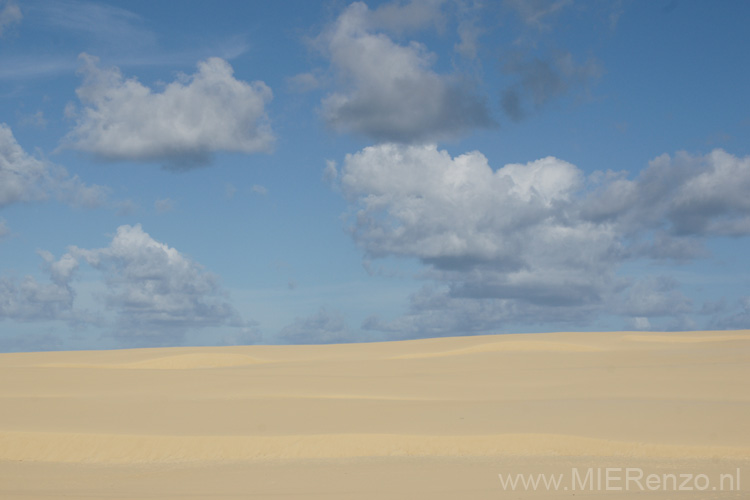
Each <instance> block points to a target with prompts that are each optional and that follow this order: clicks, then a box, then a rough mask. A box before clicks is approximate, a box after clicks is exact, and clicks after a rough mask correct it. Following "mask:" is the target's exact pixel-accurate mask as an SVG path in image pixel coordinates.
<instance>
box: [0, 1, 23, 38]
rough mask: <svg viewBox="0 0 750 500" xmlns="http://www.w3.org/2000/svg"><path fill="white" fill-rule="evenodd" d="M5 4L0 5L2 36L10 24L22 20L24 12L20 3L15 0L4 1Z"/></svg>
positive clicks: (0, 32)
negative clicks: (19, 5)
mask: <svg viewBox="0 0 750 500" xmlns="http://www.w3.org/2000/svg"><path fill="white" fill-rule="evenodd" d="M3 4H4V5H2V7H0V37H1V36H3V32H4V31H5V29H6V28H8V27H9V26H11V25H13V24H16V23H19V22H21V19H22V18H23V14H22V13H21V9H20V8H19V7H18V4H17V3H16V2H15V1H14V0H7V1H6V2H3Z"/></svg>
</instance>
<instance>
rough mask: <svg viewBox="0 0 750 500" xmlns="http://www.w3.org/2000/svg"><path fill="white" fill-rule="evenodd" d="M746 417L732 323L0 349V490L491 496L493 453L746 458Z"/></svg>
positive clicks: (747, 387) (555, 458) (592, 460)
mask: <svg viewBox="0 0 750 500" xmlns="http://www.w3.org/2000/svg"><path fill="white" fill-rule="evenodd" d="M748 422H750V331H735V332H681V333H654V334H650V333H635V332H621V333H620V332H614V333H560V334H539V335H501V336H480V337H462V338H445V339H427V340H420V341H407V342H390V343H389V342H386V343H374V344H357V345H354V344H350V345H331V346H241V347H216V348H212V347H192V348H174V349H134V350H122V351H102V352H93V351H90V352H46V353H21V354H0V497H2V498H16V499H21V498H23V499H36V500H38V499H42V498H61V497H62V496H64V495H68V496H73V497H76V496H81V497H83V496H86V497H92V498H109V497H112V498H154V499H156V498H167V497H169V496H172V492H174V491H177V489H179V488H181V487H183V486H184V485H188V484H191V485H192V489H190V491H189V492H186V493H185V494H188V493H190V495H191V496H192V497H194V498H205V499H209V498H215V496H212V495H213V493H212V491H218V490H221V491H223V492H224V493H223V496H222V498H248V497H252V495H254V494H255V495H259V497H263V498H265V497H273V496H274V495H276V494H282V493H283V495H285V496H284V497H285V498H300V499H301V498H331V497H335V496H336V495H338V497H341V498H363V499H364V498H367V499H370V498H385V497H388V498H422V497H424V495H427V494H428V492H429V496H430V498H498V497H500V496H501V494H502V491H501V490H500V489H499V485H498V484H497V483H496V482H492V481H490V480H489V479H487V478H485V476H484V475H482V476H481V477H480V476H477V475H476V474H479V472H481V473H482V474H485V473H488V471H490V470H491V469H492V467H493V464H495V465H496V466H498V467H499V466H500V465H502V466H503V467H505V468H508V467H510V468H513V467H516V469H515V470H519V471H521V472H523V471H526V472H530V473H533V472H534V471H535V470H536V469H535V467H536V466H535V464H545V465H544V467H546V469H545V470H551V471H554V470H556V468H560V467H569V466H570V464H577V465H580V466H588V467H591V466H596V465H597V464H601V463H616V464H617V463H619V464H620V465H624V466H639V464H648V465H649V467H651V468H652V469H653V470H656V471H663V470H674V468H675V467H677V465H676V464H688V465H690V466H691V467H694V468H695V467H698V468H700V467H704V468H705V470H712V471H713V470H723V469H722V468H731V467H734V468H737V467H739V468H743V467H745V468H746V467H748V465H750V425H748ZM330 461H334V462H335V463H336V464H337V465H336V467H337V468H338V469H337V470H345V471H347V472H346V474H348V475H351V478H355V477H356V478H359V479H358V480H357V481H354V480H353V479H352V480H351V481H349V480H348V479H345V478H339V481H340V482H338V483H337V482H335V481H334V483H330V481H331V480H333V478H332V476H331V475H330V473H329V472H325V471H326V469H325V467H326V466H325V465H324V464H326V463H329V462H330ZM330 463H333V462H330ZM243 464H244V465H243ZM518 464H526V465H524V466H523V467H521V466H519V465H518ZM198 465H200V467H201V469H191V467H196V466H198ZM730 466H731V467H730ZM92 467H94V468H96V469H92ZM163 467H168V468H166V469H165V468H163ZM519 467H520V468H519ZM203 468H205V470H207V471H208V470H210V471H212V472H211V473H210V474H209V473H201V472H199V471H200V470H204V469H203ZM182 470H184V471H188V470H190V471H192V472H191V473H190V474H187V473H186V474H183V475H181V474H179V473H178V471H182ZM402 470H409V471H411V473H413V476H412V478H411V479H410V478H407V477H405V476H399V477H401V479H399V480H395V479H393V478H390V479H387V480H386V479H385V478H384V477H383V476H382V474H386V471H388V472H387V474H390V475H392V474H394V473H396V474H398V473H397V472H394V471H402ZM732 470H734V469H732ZM92 471H96V472H95V473H94V472H92ZM143 471H152V472H149V473H148V474H146V475H145V476H144V472H143ZM230 471H232V472H231V473H232V474H234V473H235V472H236V474H237V477H253V478H255V479H254V481H255V482H248V481H246V480H244V479H237V480H236V483H231V484H236V487H233V486H231V484H228V483H221V484H219V483H217V482H216V481H217V479H215V478H218V477H224V476H223V475H225V474H230ZM240 471H242V472H240ZM253 471H255V472H253ZM260 471H263V472H260ZM311 471H318V472H317V474H318V475H317V476H315V475H313V474H312V472H311ZM430 471H432V473H430ZM456 471H462V472H460V473H458V472H456ZM498 472H499V471H498ZM154 474H155V475H154ZM248 474H250V476H248ZM253 474H255V475H253ZM108 477H120V478H130V479H128V480H127V482H123V483H122V484H123V486H122V488H123V490H122V491H123V492H125V491H128V492H130V493H128V494H125V493H122V494H121V495H119V496H118V494H114V496H113V495H109V493H105V492H107V491H110V490H109V488H110V486H111V484H110V483H108V482H107V479H106V478H108ZM177 477H179V478H180V479H179V480H177V479H175V478H177ZM300 477H306V478H307V479H308V480H309V481H310V484H308V485H307V488H302V487H300V488H297V487H296V486H294V485H295V484H297V483H296V481H298V478H300ZM747 477H748V478H750V469H748V470H747ZM72 478H78V479H72ZM134 478H135V479H134ZM147 478H151V479H147ZM268 478H276V479H275V481H277V482H268V481H266V479H268ZM316 478H319V479H316ZM322 478H327V479H326V481H329V483H323V482H320V481H323V479H322ZM122 480H123V481H125V479H122ZM132 481H136V482H135V483H132ZM139 481H140V482H139ZM150 481H156V483H152V482H150ZM269 481H270V479H269ZM383 481H385V482H386V483H388V484H391V485H392V488H393V489H392V490H388V493H387V492H386V490H383V489H382V488H381V487H380V486H379V485H380V484H381V482H383ZM485 481H486V482H485ZM126 483H127V486H125V484H126ZM157 483H158V484H157ZM178 483H179V484H178ZM480 483H481V484H482V485H483V486H482V487H481V488H480V489H479V490H478V489H476V487H475V485H476V484H480ZM81 484H87V485H90V486H87V488H88V489H84V490H81V489H80V485H81ZM139 484H140V485H141V486H142V489H141V490H138V491H140V493H138V492H136V490H137V489H138V485H139ZM261 484H263V485H265V486H263V487H261V486H260V485H261ZM437 484H441V485H442V489H440V491H437V490H436V489H435V488H436V485H437ZM134 485H135V486H134ZM147 485H151V486H147ZM206 485H213V486H212V488H214V490H212V491H209V490H210V488H209V489H207V490H205V493H204V494H197V493H195V492H196V491H204V490H203V489H201V488H204V487H205V488H208V487H207V486H206ZM748 486H750V479H748ZM132 488H136V489H135V490H133V489H132ZM263 488H265V489H263ZM295 488H297V489H295ZM443 491H445V492H449V493H445V494H443V493H441V492H443ZM312 492H317V493H316V494H319V496H317V497H316V496H315V495H313V493H312ZM527 493H528V495H531V496H529V498H542V497H544V493H543V492H537V493H534V494H532V493H530V492H527ZM384 495H385V496H384ZM399 495H401V496H399ZM441 495H442V496H441ZM533 495H537V496H533ZM738 495H739V493H738ZM549 498H557V496H555V495H554V494H550V496H549ZM607 498H609V496H607ZM650 498H670V496H669V492H666V493H664V494H663V495H662V496H659V495H656V496H652V497H650ZM681 498H683V497H682V496H681ZM684 498H693V497H689V496H686V497H684ZM694 498H703V497H700V496H696V497H694ZM721 498H725V497H724V496H722V497H721ZM726 498H735V497H732V496H729V497H726ZM736 498H741V496H736Z"/></svg>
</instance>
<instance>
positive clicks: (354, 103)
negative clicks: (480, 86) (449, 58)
mask: <svg viewBox="0 0 750 500" xmlns="http://www.w3.org/2000/svg"><path fill="white" fill-rule="evenodd" d="M438 5H439V3H436V2H415V3H412V4H409V6H407V7H404V9H407V10H408V12H411V10H409V9H415V11H418V10H421V9H427V10H429V11H430V12H439V10H436V6H438ZM388 9H390V7H383V8H381V9H379V10H377V11H375V12H373V11H370V10H369V9H368V8H367V6H366V5H365V4H363V3H354V4H352V5H350V6H349V7H348V8H347V9H346V10H345V11H344V12H343V13H342V14H341V15H340V16H339V18H338V19H337V20H336V21H335V23H334V24H333V25H332V26H330V27H329V29H327V30H326V31H325V32H324V33H323V34H322V35H321V36H320V37H318V39H317V43H318V45H319V46H320V47H322V49H323V51H324V52H325V53H326V55H327V56H328V57H329V58H330V61H331V66H332V69H333V70H334V72H335V73H336V75H337V77H338V80H339V82H340V83H341V86H342V88H341V89H340V90H338V91H336V92H334V93H332V94H330V95H328V96H327V97H326V98H325V99H324V100H323V102H322V114H323V117H324V118H325V120H326V122H327V123H328V124H329V125H330V126H331V127H333V128H334V129H337V130H339V131H342V132H350V131H351V132H355V133H360V134H364V135H366V136H369V137H372V138H374V139H376V140H378V141H395V142H422V141H428V140H436V139H442V138H448V137H453V136H456V135H460V134H461V133H463V132H466V131H468V130H471V129H473V128H476V127H488V126H491V125H492V120H491V119H490V116H489V111H488V109H487V107H486V104H485V102H484V100H483V99H481V98H479V97H478V96H477V95H475V93H474V91H473V89H472V88H471V85H470V84H468V83H467V82H466V81H465V80H463V79H461V78H460V77H457V76H452V75H441V74H438V73H436V72H434V71H433V70H432V69H431V67H432V66H433V63H434V61H435V55H434V54H432V53H430V52H428V51H427V49H426V48H425V47H424V46H423V45H421V44H419V43H417V42H411V43H409V44H408V45H400V44H398V43H396V42H394V41H393V40H392V39H391V38H389V37H388V36H387V35H386V34H385V33H382V32H376V31H375V29H376V28H378V27H383V26H385V27H388V28H394V27H396V26H397V23H396V19H401V20H402V21H403V23H404V24H403V25H402V26H401V25H399V26H401V28H403V29H406V28H409V27H412V25H413V24H414V23H413V22H412V21H413V20H414V19H417V18H416V17H414V18H412V17H411V16H404V17H400V16H396V15H392V14H391V11H390V10H388ZM394 9H396V7H394ZM393 12H402V11H397V10H394V11H393ZM403 12H406V11H403ZM430 22H432V21H430Z"/></svg>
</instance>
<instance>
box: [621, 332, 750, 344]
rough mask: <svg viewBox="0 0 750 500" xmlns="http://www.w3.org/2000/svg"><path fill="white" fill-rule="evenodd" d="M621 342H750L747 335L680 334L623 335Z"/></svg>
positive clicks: (749, 337)
mask: <svg viewBox="0 0 750 500" xmlns="http://www.w3.org/2000/svg"><path fill="white" fill-rule="evenodd" d="M622 339H623V340H627V341H630V342H663V343H675V344H701V343H704V342H729V341H732V340H750V336H749V335H703V336H700V337H696V336H692V335H691V336H686V335H680V334H667V335H625V336H623V337H622Z"/></svg>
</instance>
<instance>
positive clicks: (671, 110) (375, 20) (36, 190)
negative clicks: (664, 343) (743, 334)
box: [0, 0, 750, 352]
mask: <svg viewBox="0 0 750 500" xmlns="http://www.w3.org/2000/svg"><path fill="white" fill-rule="evenodd" d="M748 20H750V2H747V1H744V0H725V1H722V2H715V1H712V0H695V1H689V2H688V1H684V2H678V1H674V0H671V1H669V0H653V1H645V0H642V1H635V0H633V1H628V0H612V1H601V2H590V1H581V0H505V1H496V2H490V1H480V0H412V1H384V2H375V1H368V2H348V1H343V0H324V1H320V2H312V1H301V0H284V1H279V2H246V1H232V0H223V1H221V2H204V1H197V0H185V1H181V2H179V3H175V2H153V1H150V0H149V1H145V0H144V1H139V0H132V1H127V2H125V1H123V2H115V1H107V2H104V1H102V2H88V1H80V0H28V1H24V0H0V351H2V352H13V351H32V350H59V349H64V350H78V349H112V348H128V347H151V346H180V345H238V344H255V343H258V344H315V343H332V342H366V341H383V340H403V339H415V338H426V337H443V336H462V335H479V334H496V333H534V332H552V331H611V330H658V331H670V330H706V329H719V330H722V329H745V328H750V266H748V258H747V255H750V241H749V239H748V236H749V235H750V196H748V193H750V140H749V139H750V92H748V90H747V89H748V82H750V59H749V58H748V49H750V30H748V29H747V22H748Z"/></svg>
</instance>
